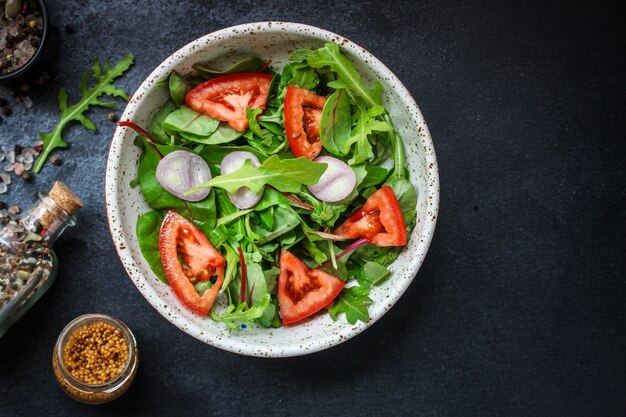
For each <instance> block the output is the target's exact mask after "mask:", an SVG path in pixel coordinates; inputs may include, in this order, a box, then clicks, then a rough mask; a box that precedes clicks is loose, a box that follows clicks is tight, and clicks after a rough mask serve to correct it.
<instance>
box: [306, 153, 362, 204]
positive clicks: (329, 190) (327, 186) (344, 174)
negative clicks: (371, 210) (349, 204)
mask: <svg viewBox="0 0 626 417" xmlns="http://www.w3.org/2000/svg"><path fill="white" fill-rule="evenodd" d="M313 162H321V163H326V164H328V168H326V171H324V173H323V174H322V176H321V177H320V179H319V181H318V182H317V184H315V185H309V186H308V188H309V191H310V192H311V193H312V194H313V195H314V196H315V197H317V198H319V199H320V200H322V201H326V202H328V203H334V202H336V201H340V200H343V199H344V198H346V197H347V196H348V195H350V193H351V192H352V190H354V187H355V186H356V175H355V173H354V171H353V170H352V168H350V166H349V165H348V164H346V163H345V162H343V161H341V160H339V159H337V158H333V157H332V156H318V157H317V158H315V160H314V161H313Z"/></svg>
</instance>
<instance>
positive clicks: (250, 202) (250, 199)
mask: <svg viewBox="0 0 626 417" xmlns="http://www.w3.org/2000/svg"><path fill="white" fill-rule="evenodd" d="M246 159H249V160H250V161H252V166H254V167H258V166H259V165H261V162H260V161H259V158H257V157H256V155H255V154H253V153H252V152H246V151H235V152H231V153H229V154H228V155H226V156H225V157H224V159H222V163H221V164H220V170H221V173H222V175H226V174H230V173H231V172H233V171H237V170H238V169H239V168H241V167H242V166H243V163H244V162H245V161H246ZM262 196H263V192H261V193H259V194H255V193H254V192H253V191H252V190H251V189H249V188H248V187H241V188H240V189H239V190H237V193H236V194H231V193H228V198H230V201H232V202H233V204H234V205H235V206H237V207H239V208H240V209H248V208H251V207H254V206H256V204H257V203H258V202H259V200H261V197H262Z"/></svg>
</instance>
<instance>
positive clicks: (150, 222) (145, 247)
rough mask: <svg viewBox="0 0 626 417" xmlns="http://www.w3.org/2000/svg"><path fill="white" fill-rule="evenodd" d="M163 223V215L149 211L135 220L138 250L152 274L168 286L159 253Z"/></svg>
mask: <svg viewBox="0 0 626 417" xmlns="http://www.w3.org/2000/svg"><path fill="white" fill-rule="evenodd" d="M161 223H163V214H162V213H159V212H158V211H149V212H147V213H144V214H142V215H141V216H140V217H139V219H137V241H138V242H139V249H141V254H142V255H143V257H144V259H145V260H146V262H148V265H150V269H152V272H154V274H155V275H156V276H157V278H159V279H160V280H161V281H163V282H164V283H166V284H168V285H169V283H168V282H167V278H166V277H165V272H164V271H163V264H162V263H161V254H160V252H159V232H160V230H161Z"/></svg>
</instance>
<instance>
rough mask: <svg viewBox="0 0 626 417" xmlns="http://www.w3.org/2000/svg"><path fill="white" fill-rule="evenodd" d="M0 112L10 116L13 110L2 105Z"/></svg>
mask: <svg viewBox="0 0 626 417" xmlns="http://www.w3.org/2000/svg"><path fill="white" fill-rule="evenodd" d="M0 114H2V115H3V116H10V115H11V114H13V111H12V110H11V108H10V107H3V108H2V110H0Z"/></svg>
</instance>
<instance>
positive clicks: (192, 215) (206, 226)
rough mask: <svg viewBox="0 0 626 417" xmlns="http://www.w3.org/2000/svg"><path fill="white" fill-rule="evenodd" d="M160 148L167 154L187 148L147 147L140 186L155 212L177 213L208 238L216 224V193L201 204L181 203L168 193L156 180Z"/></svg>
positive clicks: (141, 170)
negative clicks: (168, 211) (170, 211)
mask: <svg viewBox="0 0 626 417" xmlns="http://www.w3.org/2000/svg"><path fill="white" fill-rule="evenodd" d="M156 148H158V149H159V151H160V152H161V153H162V154H163V155H167V154H169V153H170V152H173V151H176V150H179V149H184V148H181V147H178V146H163V145H151V144H148V143H146V144H145V145H144V149H145V151H144V154H143V156H142V157H141V160H140V161H139V169H138V171H139V186H140V188H141V193H142V194H143V196H144V198H145V199H146V202H147V203H148V205H150V207H152V208H153V209H154V210H173V211H175V212H177V213H179V214H180V215H182V216H183V217H185V218H187V219H188V220H190V221H191V222H193V223H194V224H195V225H196V226H198V228H200V230H202V231H203V232H204V233H205V234H206V235H208V234H209V233H210V232H211V231H212V230H213V228H215V223H216V208H215V197H214V194H215V193H214V192H211V193H209V195H208V196H207V197H206V198H205V199H204V200H201V201H198V202H191V201H185V200H181V199H180V198H178V197H176V196H175V195H172V194H170V193H168V192H167V191H165V189H163V187H161V184H159V182H158V181H157V179H156V168H157V165H158V164H159V161H160V159H161V158H160V156H159V154H158V153H157V151H156Z"/></svg>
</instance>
